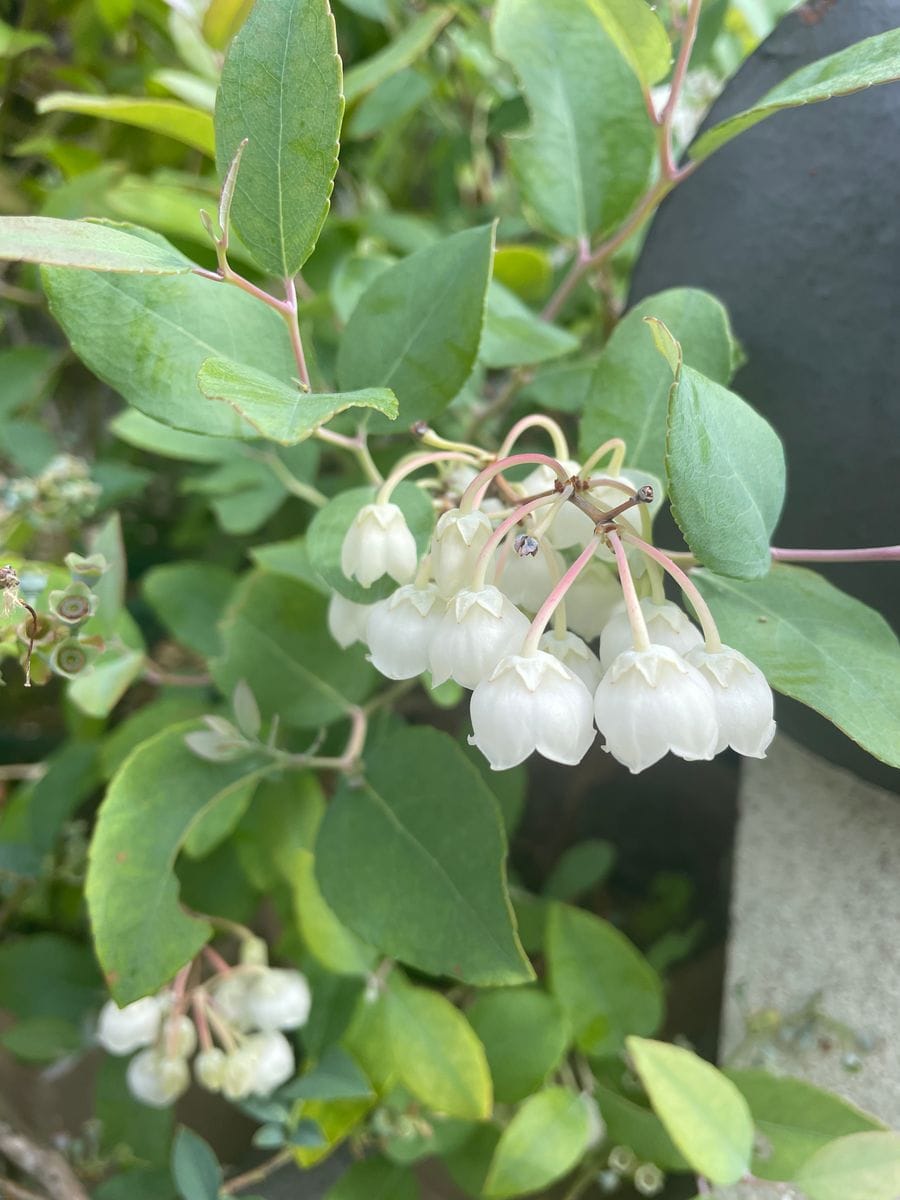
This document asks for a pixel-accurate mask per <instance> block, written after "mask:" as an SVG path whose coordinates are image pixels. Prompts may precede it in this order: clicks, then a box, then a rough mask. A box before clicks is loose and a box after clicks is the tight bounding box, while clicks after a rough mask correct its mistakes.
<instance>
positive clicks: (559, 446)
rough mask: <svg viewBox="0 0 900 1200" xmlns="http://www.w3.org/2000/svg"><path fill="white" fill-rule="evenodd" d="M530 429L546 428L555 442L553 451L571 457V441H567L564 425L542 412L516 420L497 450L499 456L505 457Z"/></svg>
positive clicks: (560, 456)
mask: <svg viewBox="0 0 900 1200" xmlns="http://www.w3.org/2000/svg"><path fill="white" fill-rule="evenodd" d="M529 429H546V431H547V432H548V433H549V434H550V439H551V441H552V442H553V453H554V454H555V455H556V457H557V458H568V457H569V443H568V442H567V441H566V435H565V434H564V433H563V431H562V426H561V425H559V424H558V422H556V421H554V420H553V418H552V417H545V416H544V415H543V414H542V413H533V414H532V415H531V416H528V417H523V418H522V419H521V421H516V423H515V425H513V427H512V429H510V431H509V433H508V434H507V435H506V437H505V438H504V439H503V442H502V444H501V446H500V449H499V450H498V451H497V458H505V457H506V456H507V455H508V454H509V452H510V450H512V448H513V446H514V445H515V444H516V442H517V441H518V440H519V438H520V437H521V436H522V434H523V433H525V432H526V431H527V430H529Z"/></svg>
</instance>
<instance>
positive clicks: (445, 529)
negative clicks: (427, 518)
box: [403, 508, 492, 599]
mask: <svg viewBox="0 0 900 1200" xmlns="http://www.w3.org/2000/svg"><path fill="white" fill-rule="evenodd" d="M491 530H492V525H491V522H490V518H489V517H487V516H486V515H485V514H484V513H483V512H482V511H481V509H475V511H474V512H470V513H462V512H460V511H459V509H458V508H451V509H449V510H448V511H447V512H445V513H443V514H442V515H441V516H440V517H439V518H438V523H437V525H436V526H435V527H434V535H433V537H432V539H431V571H432V574H433V575H434V581H435V583H436V584H437V588H438V591H439V592H440V593H441V595H442V596H444V597H446V598H448V599H449V598H450V597H451V596H453V595H455V593H456V592H458V591H459V590H460V589H461V588H466V587H468V586H469V584H470V582H471V580H472V573H473V571H474V570H475V563H476V561H477V560H478V555H479V554H480V553H481V550H482V548H483V547H484V544H485V542H486V541H487V540H488V538H489V537H490V536H491ZM403 582H405V580H404V581H403Z"/></svg>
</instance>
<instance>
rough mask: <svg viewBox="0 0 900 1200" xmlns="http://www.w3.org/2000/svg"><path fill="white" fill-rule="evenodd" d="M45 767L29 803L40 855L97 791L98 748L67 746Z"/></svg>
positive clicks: (30, 827)
mask: <svg viewBox="0 0 900 1200" xmlns="http://www.w3.org/2000/svg"><path fill="white" fill-rule="evenodd" d="M45 766H46V774H45V775H44V776H43V777H42V778H41V779H39V780H37V782H36V783H34V784H33V785H32V788H31V794H30V796H29V802H28V840H29V841H30V843H31V846H32V848H33V849H34V850H36V851H38V853H40V854H47V853H48V852H49V851H50V850H52V849H53V846H54V843H55V842H56V840H57V838H58V837H59V835H60V833H61V831H62V828H63V825H64V824H65V823H66V821H70V820H71V819H72V818H73V817H74V816H75V813H76V812H77V811H78V809H79V807H80V806H81V805H82V804H84V802H85V801H86V800H87V798H88V797H89V796H90V795H91V793H92V792H94V790H95V789H96V787H97V784H98V782H99V781H98V774H99V772H98V761H97V744H96V742H77V741H70V742H64V743H63V744H62V746H61V747H60V749H59V750H56V751H54V752H53V754H51V755H50V756H49V757H48V758H47V759H45ZM0 995H2V993H0ZM4 1007H6V1006H5V1005H4Z"/></svg>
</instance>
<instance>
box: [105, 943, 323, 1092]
mask: <svg viewBox="0 0 900 1200" xmlns="http://www.w3.org/2000/svg"><path fill="white" fill-rule="evenodd" d="M189 1002H190V1005H191V1007H192V1010H193V1013H194V1017H193V1019H192V1017H191V1016H189V1015H188V1003H189ZM309 1010H310V991H309V986H308V984H307V982H306V979H305V978H304V976H303V975H301V974H300V972H299V971H291V970H280V969H277V968H272V967H268V966H266V965H264V964H259V965H257V964H254V963H244V964H242V965H240V966H237V967H234V968H232V969H231V970H226V971H222V972H220V973H218V974H216V975H215V976H213V978H211V979H209V980H207V981H206V982H205V983H203V984H202V985H200V986H198V987H197V988H195V989H194V991H193V993H192V994H191V995H188V994H187V993H185V992H181V993H180V994H176V990H169V991H166V992H162V993H160V994H159V995H156V996H145V997H144V998H143V999H141V1000H136V1001H135V1002H134V1003H133V1004H127V1005H126V1006H125V1007H124V1008H119V1007H118V1005H116V1003H115V1002H114V1001H112V1000H109V1001H107V1003H106V1004H105V1005H104V1007H103V1009H102V1011H101V1013H100V1020H99V1024H98V1027H97V1040H98V1041H99V1042H100V1045H101V1046H103V1048H104V1049H105V1050H107V1051H109V1053H110V1054H119V1055H125V1054H132V1053H134V1051H137V1052H138V1053H136V1054H134V1057H133V1058H132V1060H131V1062H130V1063H129V1064H128V1071H127V1074H126V1079H127V1082H128V1088H129V1090H130V1091H131V1093H132V1095H133V1096H134V1097H135V1098H136V1099H137V1100H140V1101H141V1102H142V1103H143V1104H148V1105H150V1106H151V1107H153V1108H165V1107H167V1106H168V1105H170V1104H173V1103H174V1102H175V1101H176V1100H177V1099H178V1098H179V1096H181V1095H182V1094H183V1093H184V1092H185V1091H186V1090H187V1088H188V1085H189V1083H190V1079H191V1069H190V1065H189V1063H190V1059H191V1058H192V1057H193V1059H194V1060H193V1074H194V1078H195V1079H196V1081H197V1082H198V1083H199V1084H200V1085H201V1086H202V1087H204V1088H206V1089H207V1090H208V1091H211V1092H220V1093H221V1094H222V1095H224V1096H225V1097H226V1098H227V1099H228V1100H242V1099H244V1098H245V1097H248V1096H268V1095H270V1094H271V1093H272V1092H273V1091H274V1090H275V1089H276V1088H278V1087H280V1086H281V1085H282V1084H283V1083H285V1082H286V1081H287V1080H288V1079H290V1078H291V1076H292V1075H293V1074H294V1051H293V1047H292V1046H291V1043H290V1042H289V1041H288V1039H287V1037H285V1031H287V1030H291V1029H298V1028H300V1026H302V1025H305V1024H306V1021H307V1018H308V1017H309ZM198 1046H199V1050H198ZM195 1052H196V1057H194V1055H195Z"/></svg>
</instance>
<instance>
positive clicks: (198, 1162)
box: [172, 1126, 222, 1200]
mask: <svg viewBox="0 0 900 1200" xmlns="http://www.w3.org/2000/svg"><path fill="white" fill-rule="evenodd" d="M172 1177H173V1178H174V1180H175V1186H176V1187H177V1188H178V1194H179V1196H181V1197H182V1200H216V1198H217V1197H218V1195H219V1188H220V1187H221V1186H222V1168H221V1167H220V1166H219V1160H218V1159H217V1158H216V1156H215V1154H214V1153H213V1151H212V1149H211V1147H210V1146H209V1145H208V1144H207V1143H206V1142H204V1140H203V1138H202V1137H198V1136H197V1134H196V1133H193V1132H192V1131H191V1130H190V1129H185V1128H184V1127H183V1126H182V1128H181V1129H179V1130H178V1133H177V1134H176V1135H175V1142H174V1144H173V1146H172Z"/></svg>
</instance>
